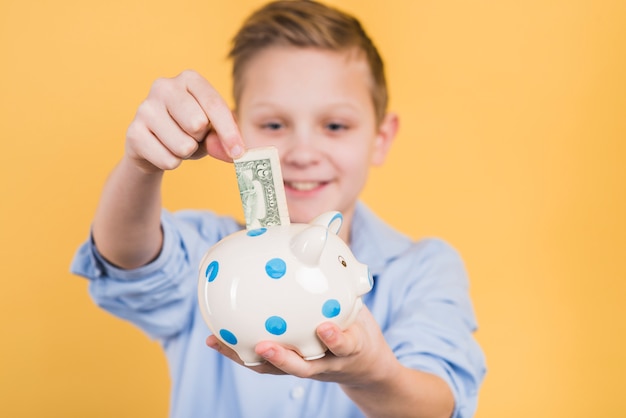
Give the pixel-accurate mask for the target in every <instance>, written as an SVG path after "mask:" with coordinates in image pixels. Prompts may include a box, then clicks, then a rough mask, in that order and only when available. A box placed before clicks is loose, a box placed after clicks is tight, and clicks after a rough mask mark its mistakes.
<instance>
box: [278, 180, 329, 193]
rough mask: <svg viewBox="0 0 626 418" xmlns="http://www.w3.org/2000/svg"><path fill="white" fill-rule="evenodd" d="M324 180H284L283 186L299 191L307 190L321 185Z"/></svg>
mask: <svg viewBox="0 0 626 418" xmlns="http://www.w3.org/2000/svg"><path fill="white" fill-rule="evenodd" d="M324 184H326V183H324V182H321V181H286V182H285V186H287V187H289V188H290V189H294V190H298V191H300V192H308V191H311V190H313V189H316V188H318V187H320V186H323V185H324Z"/></svg>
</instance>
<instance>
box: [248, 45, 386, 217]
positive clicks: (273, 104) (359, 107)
mask: <svg viewBox="0 0 626 418" xmlns="http://www.w3.org/2000/svg"><path fill="white" fill-rule="evenodd" d="M371 82H372V81H371V75H370V72H369V68H368V66H367V62H366V60H365V59H364V58H363V57H362V56H360V55H357V54H354V53H348V52H341V53H339V52H333V51H327V50H320V49H310V48H308V49H302V48H295V47H274V48H269V49H266V50H264V51H262V52H260V53H258V54H257V55H256V56H255V57H254V58H253V59H252V60H251V61H250V62H249V63H248V64H247V68H246V70H245V72H244V74H243V89H242V93H241V97H240V100H239V103H238V108H237V118H238V122H239V126H240V129H241V132H242V135H243V138H244V140H245V141H246V145H247V146H248V147H257V146H266V145H274V146H276V147H277V148H278V152H279V155H280V159H281V168H282V174H283V179H284V181H285V192H286V195H287V204H288V207H289V215H290V217H291V221H292V222H308V221H310V220H311V219H312V218H313V217H315V216H317V215H319V214H321V213H323V212H325V211H329V210H338V211H340V212H342V213H343V215H344V221H347V222H348V225H349V223H350V221H351V218H352V212H353V210H354V206H355V203H356V200H357V198H358V195H359V193H360V192H361V190H362V189H363V187H364V185H365V181H366V179H367V175H368V171H369V167H370V165H372V164H381V163H382V162H383V160H384V157H385V154H386V152H387V149H388V146H389V144H390V143H391V140H392V139H393V134H395V119H394V123H393V132H390V131H389V130H385V129H379V126H378V124H377V122H376V117H375V111H374V105H373V102H372V96H371V90H370V85H371ZM385 123H388V122H383V123H382V124H381V126H384V125H385ZM344 226H346V225H344ZM342 229H343V228H342ZM346 229H348V228H346Z"/></svg>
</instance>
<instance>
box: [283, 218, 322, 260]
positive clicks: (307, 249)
mask: <svg viewBox="0 0 626 418" xmlns="http://www.w3.org/2000/svg"><path fill="white" fill-rule="evenodd" d="M327 239H328V229H326V228H325V227H322V226H320V225H307V226H305V227H304V229H303V230H301V231H300V232H298V233H297V234H295V235H294V236H293V237H291V241H290V243H289V246H290V247H291V251H292V252H293V254H294V255H295V256H296V258H297V259H298V260H300V262H302V263H303V264H307V265H309V266H315V265H317V264H318V263H319V261H320V256H321V255H322V251H324V246H325V245H326V240H327Z"/></svg>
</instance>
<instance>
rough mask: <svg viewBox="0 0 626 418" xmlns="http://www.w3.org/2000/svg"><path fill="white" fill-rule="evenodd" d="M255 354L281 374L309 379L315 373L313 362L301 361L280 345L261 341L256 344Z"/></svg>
mask: <svg viewBox="0 0 626 418" xmlns="http://www.w3.org/2000/svg"><path fill="white" fill-rule="evenodd" d="M255 352H256V353H257V354H258V355H260V356H261V357H263V359H264V360H265V361H266V362H268V363H269V364H271V365H273V366H274V367H275V368H276V369H278V370H280V371H281V372H283V373H286V374H290V375H293V376H297V377H303V378H308V377H311V376H313V375H315V374H316V373H317V372H316V368H315V364H314V362H313V361H307V360H305V359H303V358H302V357H301V356H300V355H299V354H298V353H296V352H295V351H293V350H289V349H287V348H286V347H284V346H282V345H280V344H276V343H273V342H271V341H263V342H260V343H259V344H257V346H256V347H255Z"/></svg>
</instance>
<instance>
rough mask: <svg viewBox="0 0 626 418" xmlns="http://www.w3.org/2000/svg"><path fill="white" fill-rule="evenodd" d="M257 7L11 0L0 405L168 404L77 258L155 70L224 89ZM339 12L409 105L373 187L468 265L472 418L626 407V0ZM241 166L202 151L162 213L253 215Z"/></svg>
mask: <svg viewBox="0 0 626 418" xmlns="http://www.w3.org/2000/svg"><path fill="white" fill-rule="evenodd" d="M259 4H260V1H257V0H246V1H243V0H240V1H233V2H227V1H209V0H203V1H200V0H181V1H175V2H174V1H163V0H153V1H145V0H144V1H142V0H124V1H120V0H109V1H102V2H91V1H82V0H66V1H52V0H49V1H19V0H2V2H1V3H0V52H1V55H0V57H1V58H0V60H1V61H0V62H1V65H0V135H1V136H2V137H1V140H0V170H1V171H0V187H1V189H0V193H1V194H0V199H2V200H1V204H0V257H1V264H0V268H1V273H0V275H1V277H0V309H1V312H0V313H1V314H0V325H1V338H2V341H1V343H0V415H1V416H5V417H112V416H115V417H139V416H143V417H148V416H149V417H165V416H166V415H167V408H168V396H169V394H168V391H169V379H168V374H167V365H166V363H165V359H164V357H163V355H162V353H161V350H160V348H159V346H158V345H157V343H155V342H153V341H150V340H148V339H147V337H145V336H144V335H143V334H142V333H141V332H140V331H138V330H137V329H135V328H134V327H132V326H131V325H129V324H127V323H125V322H123V321H121V320H118V319H116V318H114V317H112V316H111V315H109V314H107V313H105V312H103V311H101V310H100V309H99V308H97V307H95V306H94V305H93V303H92V302H91V300H90V299H89V297H88V295H87V283H86V281H85V280H82V279H80V278H78V277H74V276H72V275H70V274H69V272H68V268H69V263H70V259H71V257H72V254H73V252H74V250H75V249H76V247H77V246H78V245H79V243H80V242H81V241H82V240H83V239H85V238H86V237H87V233H88V229H89V224H90V220H91V218H92V215H93V212H94V209H95V206H96V202H97V199H98V196H99V192H100V188H101V186H102V184H103V182H104V180H105V178H106V176H107V174H108V172H109V170H110V169H111V167H112V166H113V165H114V164H115V162H116V161H117V159H118V158H119V157H120V155H121V154H122V152H123V146H124V134H125V130H126V127H127V125H128V123H129V122H130V120H131V119H132V117H133V114H134V111H135V108H136V106H137V105H138V104H139V103H140V102H141V100H143V98H144V97H145V95H146V94H147V91H148V89H149V87H150V84H151V82H152V81H153V80H154V79H155V78H157V77H160V76H174V75H176V74H177V73H179V72H180V71H182V70H184V69H186V68H193V69H196V70H198V71H200V72H201V73H202V74H203V75H205V76H206V77H207V78H208V79H209V80H210V81H211V82H212V83H213V84H214V85H215V86H216V87H217V88H218V90H220V91H221V92H223V94H224V95H225V96H227V97H230V96H229V92H230V82H229V70H230V67H229V63H228V62H227V61H226V59H225V55H226V52H227V47H228V44H229V40H230V38H231V36H232V35H233V34H234V32H235V30H236V28H237V27H238V25H239V24H240V23H241V21H242V19H243V18H244V17H245V16H246V15H247V14H248V13H249V12H250V11H251V10H252V9H253V8H254V7H256V6H257V5H259ZM333 4H337V5H339V6H341V7H343V8H344V9H346V10H348V11H352V12H354V13H355V14H356V15H357V16H359V17H360V18H361V20H362V22H363V24H364V25H365V27H366V29H367V30H369V32H370V34H371V35H372V36H373V38H374V39H375V40H376V42H377V44H378V46H379V47H380V49H381V51H382V53H383V56H384V58H385V60H386V62H387V69H388V77H389V79H390V87H391V107H392V108H393V109H394V110H397V111H398V112H399V113H400V115H401V117H402V119H401V130H400V134H399V137H398V139H397V142H396V144H395V147H394V149H393V150H392V152H391V155H390V157H389V160H388V164H386V165H385V166H384V167H382V168H379V169H376V170H375V171H374V172H373V174H372V178H371V183H370V185H369V186H368V188H367V189H366V190H365V193H364V195H363V199H364V200H365V201H366V202H367V203H368V204H369V205H370V206H371V207H373V208H374V209H375V210H376V211H377V212H378V213H379V214H380V215H381V216H382V217H383V218H384V219H386V220H387V221H388V222H389V223H391V224H392V225H394V226H395V227H397V228H399V229H401V230H403V231H405V232H406V233H407V234H409V235H411V236H413V237H415V238H419V237H423V236H433V235H434V236H439V237H442V238H444V239H446V240H448V241H449V242H450V243H452V244H453V245H454V246H456V247H457V248H458V249H459V250H460V251H461V253H462V254H463V256H464V258H465V260H466V262H467V266H468V269H469V272H470V275H471V281H472V287H471V292H472V296H473V300H474V303H475V307H476V312H477V315H478V319H479V323H480V327H481V328H480V331H479V332H478V334H477V338H478V339H479V341H480V343H481V344H482V346H483V347H484V350H485V352H486V355H487V359H488V366H489V373H488V376H487V378H486V381H485V384H484V386H483V389H482V392H481V397H480V401H479V409H478V413H477V416H478V417H480V418H502V417H507V418H511V417H520V418H521V417H524V418H528V417H568V418H572V417H581V418H582V417H585V418H587V417H623V416H626V404H625V403H624V402H623V390H624V375H625V374H626V355H625V351H626V322H625V316H626V315H625V314H626V310H625V308H624V306H625V299H626V221H625V218H626V81H625V80H626V58H625V57H626V2H625V1H622V0H616V1H610V0H606V1H594V0H530V1H528V0H527V1H519V0H499V1H498V0H493V1H449V0H428V1H426V0H424V1H408V0H407V1H397V0H389V1H384V2H363V1H361V0H335V1H334V2H333ZM233 176H234V175H233V171H232V167H230V166H228V165H226V164H223V163H217V162H211V161H200V162H192V163H187V164H185V165H184V167H183V168H181V169H180V170H178V171H176V172H174V173H170V175H169V176H168V177H167V180H166V184H165V204H166V205H167V207H168V208H170V209H178V208H183V207H205V206H206V205H209V204H212V205H214V206H213V208H214V209H215V210H216V211H218V212H220V213H232V214H235V215H237V216H238V215H239V213H240V211H241V209H240V207H239V202H238V193H237V189H236V185H235V182H234V179H233ZM207 190H211V191H213V192H211V195H209V194H208V192H207ZM215 196H220V198H219V199H216V198H215Z"/></svg>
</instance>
